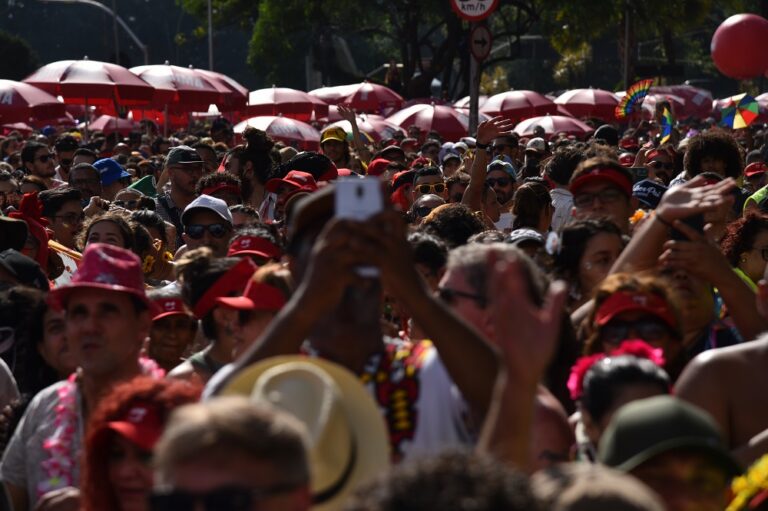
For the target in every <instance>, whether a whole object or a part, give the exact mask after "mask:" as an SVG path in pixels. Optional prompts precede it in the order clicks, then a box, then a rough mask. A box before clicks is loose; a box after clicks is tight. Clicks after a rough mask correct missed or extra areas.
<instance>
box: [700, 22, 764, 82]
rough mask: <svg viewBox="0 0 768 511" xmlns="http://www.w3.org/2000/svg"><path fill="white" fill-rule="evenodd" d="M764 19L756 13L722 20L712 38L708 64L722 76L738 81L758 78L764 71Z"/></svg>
mask: <svg viewBox="0 0 768 511" xmlns="http://www.w3.org/2000/svg"><path fill="white" fill-rule="evenodd" d="M766 47H768V20H766V19H765V18H763V17H761V16H758V15H756V14H737V15H735V16H731V17H730V18H728V19H727V20H725V21H724V22H723V23H722V24H721V25H720V26H719V27H717V30H715V34H714V35H713V36H712V45H711V48H710V49H711V53H712V61H713V62H714V63H715V66H716V67H717V69H719V70H720V72H721V73H723V74H724V75H725V76H728V77H730V78H735V79H738V80H745V79H748V78H755V77H756V76H761V75H762V74H763V73H765V72H766V70H768V52H766V51H764V48H766Z"/></svg>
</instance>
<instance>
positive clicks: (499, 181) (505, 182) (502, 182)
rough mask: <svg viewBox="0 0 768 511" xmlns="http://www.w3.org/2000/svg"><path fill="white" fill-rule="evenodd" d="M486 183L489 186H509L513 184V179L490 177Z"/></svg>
mask: <svg viewBox="0 0 768 511" xmlns="http://www.w3.org/2000/svg"><path fill="white" fill-rule="evenodd" d="M485 182H486V183H488V186H491V187H493V186H496V185H499V186H501V187H505V186H509V184H510V183H511V182H512V180H511V179H509V178H508V177H489V178H488V179H486V180H485Z"/></svg>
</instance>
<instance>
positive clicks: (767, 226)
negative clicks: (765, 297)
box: [720, 213, 768, 292]
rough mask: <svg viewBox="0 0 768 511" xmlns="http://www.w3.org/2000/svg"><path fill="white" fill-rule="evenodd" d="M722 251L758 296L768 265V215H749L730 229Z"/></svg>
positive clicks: (731, 225) (722, 245) (723, 242)
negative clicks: (759, 286)
mask: <svg viewBox="0 0 768 511" xmlns="http://www.w3.org/2000/svg"><path fill="white" fill-rule="evenodd" d="M720 249H721V250H722V251H723V254H725V257H726V259H728V262H729V263H730V264H731V266H733V271H735V272H736V273H737V274H738V275H739V276H740V277H741V278H742V279H743V280H744V282H746V283H747V285H748V286H749V287H750V288H751V289H752V290H753V291H755V292H757V282H759V281H760V279H762V278H763V274H764V273H765V266H766V262H768V215H764V214H761V213H748V214H747V215H746V216H745V217H743V218H739V219H738V220H736V221H735V222H732V223H730V224H729V225H728V227H727V229H726V232H725V236H724V237H723V239H722V241H721V242H720Z"/></svg>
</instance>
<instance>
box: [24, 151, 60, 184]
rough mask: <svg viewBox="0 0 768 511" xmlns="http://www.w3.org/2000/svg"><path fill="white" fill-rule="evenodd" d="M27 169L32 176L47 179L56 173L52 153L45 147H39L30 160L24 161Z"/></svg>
mask: <svg viewBox="0 0 768 511" xmlns="http://www.w3.org/2000/svg"><path fill="white" fill-rule="evenodd" d="M26 166H27V169H28V170H29V172H30V174H32V175H33V176H39V177H42V178H43V179H48V178H51V177H53V176H55V175H56V164H55V160H54V154H53V153H52V152H51V151H49V150H48V148H47V147H41V148H40V149H38V150H37V151H35V156H34V158H33V159H32V161H31V162H27V163H26Z"/></svg>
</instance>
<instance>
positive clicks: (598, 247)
mask: <svg viewBox="0 0 768 511" xmlns="http://www.w3.org/2000/svg"><path fill="white" fill-rule="evenodd" d="M623 248H624V243H623V242H622V240H621V237H620V236H618V235H616V234H612V233H607V232H601V233H598V234H596V235H594V236H592V238H591V239H590V240H589V241H588V242H587V246H586V248H585V249H584V253H583V254H582V256H581V261H580V262H579V289H580V290H581V293H582V295H584V296H591V295H592V291H594V289H595V288H596V287H597V286H598V285H599V284H600V282H602V281H603V279H605V277H606V276H607V275H608V272H609V271H610V269H611V266H613V263H614V262H616V259H618V257H619V254H621V251H622V250H623Z"/></svg>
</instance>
